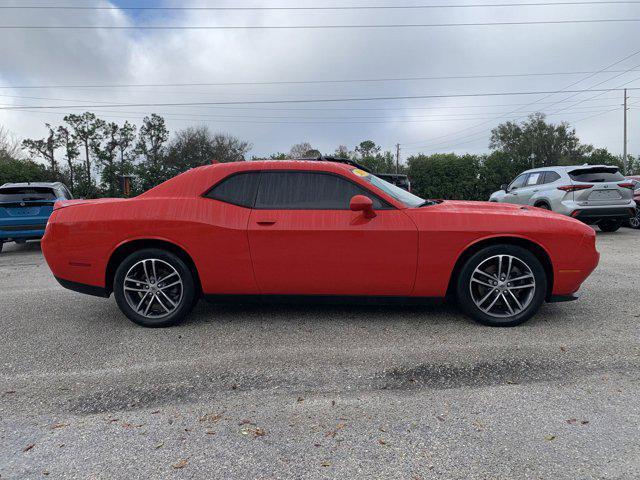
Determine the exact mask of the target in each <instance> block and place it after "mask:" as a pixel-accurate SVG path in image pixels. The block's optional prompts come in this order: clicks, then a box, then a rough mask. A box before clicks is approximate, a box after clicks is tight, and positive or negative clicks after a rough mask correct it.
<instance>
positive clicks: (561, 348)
mask: <svg viewBox="0 0 640 480" xmlns="http://www.w3.org/2000/svg"><path fill="white" fill-rule="evenodd" d="M567 350H568V348H567V347H565V346H564V345H562V346H561V347H560V351H561V352H566V351H567Z"/></svg>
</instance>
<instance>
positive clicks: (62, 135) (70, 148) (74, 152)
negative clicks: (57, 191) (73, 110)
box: [56, 125, 80, 193]
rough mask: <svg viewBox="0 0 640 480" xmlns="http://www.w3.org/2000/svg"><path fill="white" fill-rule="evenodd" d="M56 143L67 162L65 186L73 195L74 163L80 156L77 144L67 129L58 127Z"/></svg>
mask: <svg viewBox="0 0 640 480" xmlns="http://www.w3.org/2000/svg"><path fill="white" fill-rule="evenodd" d="M56 135H57V138H58V143H59V144H60V146H61V147H62V148H63V149H64V158H65V160H66V161H67V177H68V182H67V186H68V187H69V189H70V190H71V192H72V193H75V170H76V165H75V161H76V159H77V158H78V157H79V156H80V150H79V149H78V143H77V142H76V140H75V139H74V138H73V135H71V132H70V131H69V129H68V128H67V127H64V126H62V125H61V126H59V127H58V131H57V133H56Z"/></svg>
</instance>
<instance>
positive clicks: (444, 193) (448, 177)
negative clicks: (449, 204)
mask: <svg viewBox="0 0 640 480" xmlns="http://www.w3.org/2000/svg"><path fill="white" fill-rule="evenodd" d="M408 166H409V167H408V175H409V178H410V179H411V181H412V190H413V192H414V193H416V195H419V196H421V197H423V198H444V199H466V200H480V199H483V200H485V199H486V198H485V197H483V196H482V195H483V193H482V192H481V191H480V190H479V188H478V186H479V182H478V178H479V173H480V167H481V159H480V157H478V156H476V155H462V156H458V155H456V154H454V153H449V154H436V155H430V156H426V155H416V156H412V157H409V159H408Z"/></svg>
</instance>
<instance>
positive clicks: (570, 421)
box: [567, 418, 578, 425]
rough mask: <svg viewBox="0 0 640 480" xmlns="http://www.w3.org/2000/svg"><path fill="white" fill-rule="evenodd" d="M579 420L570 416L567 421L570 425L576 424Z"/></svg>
mask: <svg viewBox="0 0 640 480" xmlns="http://www.w3.org/2000/svg"><path fill="white" fill-rule="evenodd" d="M577 422H578V420H576V419H575V418H569V419H568V420H567V423H568V424H569V425H575V424H576V423H577Z"/></svg>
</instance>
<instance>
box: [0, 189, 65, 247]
mask: <svg viewBox="0 0 640 480" xmlns="http://www.w3.org/2000/svg"><path fill="white" fill-rule="evenodd" d="M71 198H73V196H72V195H71V193H70V192H69V190H68V189H67V187H65V186H64V185H63V184H62V183H60V182H55V183H42V182H38V183H5V184H4V185H2V186H1V187H0V251H2V245H3V244H4V243H5V242H17V243H23V242H25V241H27V240H37V239H39V238H42V236H43V235H44V229H45V227H46V226H47V221H48V220H49V216H50V215H51V212H52V211H53V204H54V203H55V202H56V201H58V200H69V199H71Z"/></svg>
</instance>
